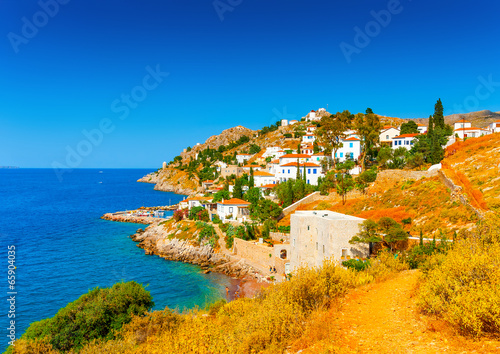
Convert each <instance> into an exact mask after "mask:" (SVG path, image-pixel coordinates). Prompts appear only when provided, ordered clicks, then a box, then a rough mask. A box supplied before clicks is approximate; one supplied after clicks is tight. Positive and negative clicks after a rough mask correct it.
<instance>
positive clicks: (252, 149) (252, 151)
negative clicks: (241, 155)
mask: <svg viewBox="0 0 500 354" xmlns="http://www.w3.org/2000/svg"><path fill="white" fill-rule="evenodd" d="M260 150H261V148H260V146H259V145H256V144H252V145H250V149H249V151H248V153H249V154H250V155H253V154H257V153H259V152H260Z"/></svg>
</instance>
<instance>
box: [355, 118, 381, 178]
mask: <svg viewBox="0 0 500 354" xmlns="http://www.w3.org/2000/svg"><path fill="white" fill-rule="evenodd" d="M380 127H381V125H380V118H379V117H378V116H377V115H375V114H373V113H368V114H363V113H358V114H356V117H355V118H354V129H355V130H356V133H357V134H358V136H359V138H360V140H361V155H360V157H359V162H360V163H361V171H364V170H365V157H366V154H367V152H368V150H370V149H372V148H373V147H375V145H377V144H378V142H379V140H380Z"/></svg>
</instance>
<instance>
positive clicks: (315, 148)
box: [313, 140, 320, 154]
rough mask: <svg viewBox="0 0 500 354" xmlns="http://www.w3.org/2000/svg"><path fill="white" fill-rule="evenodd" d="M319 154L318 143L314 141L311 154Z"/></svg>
mask: <svg viewBox="0 0 500 354" xmlns="http://www.w3.org/2000/svg"><path fill="white" fill-rule="evenodd" d="M319 152H320V149H319V145H318V142H317V141H316V140H314V142H313V154H319Z"/></svg>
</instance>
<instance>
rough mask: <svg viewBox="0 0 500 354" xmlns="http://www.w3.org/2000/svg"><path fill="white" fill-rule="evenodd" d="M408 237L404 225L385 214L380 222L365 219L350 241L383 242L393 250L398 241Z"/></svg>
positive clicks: (352, 242)
mask: <svg viewBox="0 0 500 354" xmlns="http://www.w3.org/2000/svg"><path fill="white" fill-rule="evenodd" d="M407 239H408V233H407V232H406V231H404V230H403V227H402V226H401V225H400V224H398V223H397V222H396V221H395V220H394V219H391V218H389V217H386V216H384V217H382V218H380V220H379V222H378V223H376V222H375V221H373V220H370V219H368V220H365V221H363V223H362V224H361V226H360V231H359V232H358V233H357V234H356V235H355V236H354V237H352V238H351V240H350V241H349V243H351V244H355V243H382V244H383V245H384V246H385V247H388V248H390V250H391V252H392V250H393V248H394V245H395V244H396V242H399V241H404V240H407Z"/></svg>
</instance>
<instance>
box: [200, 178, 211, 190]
mask: <svg viewBox="0 0 500 354" xmlns="http://www.w3.org/2000/svg"><path fill="white" fill-rule="evenodd" d="M213 184H214V181H213V180H211V179H209V180H206V181H203V182H201V186H202V187H203V189H205V190H206V189H208V188H210V187H212V186H213Z"/></svg>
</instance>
